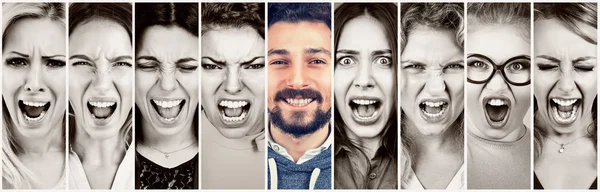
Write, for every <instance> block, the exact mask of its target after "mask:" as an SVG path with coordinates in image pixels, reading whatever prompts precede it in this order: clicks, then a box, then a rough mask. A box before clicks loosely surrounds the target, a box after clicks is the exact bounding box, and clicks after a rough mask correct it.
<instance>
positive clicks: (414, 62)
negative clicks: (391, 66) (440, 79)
mask: <svg viewBox="0 0 600 192" xmlns="http://www.w3.org/2000/svg"><path fill="white" fill-rule="evenodd" d="M404 63H412V64H419V65H425V63H423V62H420V61H413V60H402V61H400V64H404Z"/></svg>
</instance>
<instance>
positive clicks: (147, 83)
mask: <svg viewBox="0 0 600 192" xmlns="http://www.w3.org/2000/svg"><path fill="white" fill-rule="evenodd" d="M157 80H158V77H157V75H156V74H155V73H152V72H137V73H136V74H135V95H136V101H137V100H138V98H139V99H140V100H143V99H145V98H146V97H147V94H148V91H149V90H150V88H152V86H153V85H154V84H156V81H157Z"/></svg>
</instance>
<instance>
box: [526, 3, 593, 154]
mask: <svg viewBox="0 0 600 192" xmlns="http://www.w3.org/2000/svg"><path fill="white" fill-rule="evenodd" d="M533 6H534V13H535V14H534V19H535V20H538V19H556V20H558V21H559V23H560V24H562V25H564V26H565V27H566V28H567V29H569V30H571V32H573V33H575V34H576V35H577V36H579V37H581V38H582V39H584V40H585V41H587V42H589V43H592V44H597V41H596V37H594V36H589V35H588V34H586V33H585V32H584V31H583V30H582V29H581V28H580V27H579V26H580V25H581V24H584V25H589V26H592V27H594V28H595V29H598V24H597V22H598V16H597V5H596V3H535V4H534V5H533ZM534 30H535V29H534ZM593 35H596V33H594V34H593ZM533 100H534V102H533V104H534V105H533V109H534V114H536V113H537V110H538V106H537V98H535V95H534V97H533ZM597 106H598V95H597V94H596V97H595V98H594V101H593V102H592V111H591V112H592V119H593V123H592V124H591V125H588V126H587V132H588V134H589V135H590V136H591V137H592V139H594V147H595V148H596V149H597V148H598V146H597V141H598V133H597V130H598V119H597V115H598V110H597ZM539 124H541V123H540V122H538V119H537V118H535V115H534V126H533V127H534V132H533V135H534V142H533V144H534V162H537V160H538V158H539V156H540V155H541V153H542V148H543V146H544V137H546V135H547V134H548V133H546V131H545V130H544V128H543V127H540V126H537V125H539Z"/></svg>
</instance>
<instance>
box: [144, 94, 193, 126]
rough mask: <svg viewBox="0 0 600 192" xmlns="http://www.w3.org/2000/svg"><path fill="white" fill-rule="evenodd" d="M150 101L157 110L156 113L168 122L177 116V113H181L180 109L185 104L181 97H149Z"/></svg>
mask: <svg viewBox="0 0 600 192" xmlns="http://www.w3.org/2000/svg"><path fill="white" fill-rule="evenodd" d="M150 103H151V104H152V106H153V107H154V109H155V110H156V112H158V115H159V116H160V117H162V118H163V119H162V120H163V121H166V122H170V121H173V120H175V119H176V118H177V116H178V115H179V113H181V109H182V108H183V105H184V104H185V100H183V99H171V100H166V99H161V100H158V99H151V100H150Z"/></svg>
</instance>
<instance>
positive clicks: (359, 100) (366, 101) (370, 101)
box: [352, 99, 377, 105]
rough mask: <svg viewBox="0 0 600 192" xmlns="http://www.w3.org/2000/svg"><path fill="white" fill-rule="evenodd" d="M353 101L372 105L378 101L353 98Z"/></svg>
mask: <svg viewBox="0 0 600 192" xmlns="http://www.w3.org/2000/svg"><path fill="white" fill-rule="evenodd" d="M352 102H353V103H355V104H358V105H371V104H374V103H377V101H375V100H369V99H353V100H352Z"/></svg>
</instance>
